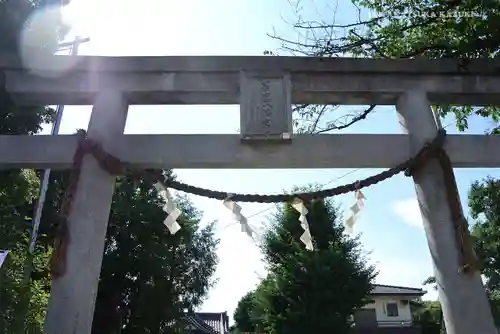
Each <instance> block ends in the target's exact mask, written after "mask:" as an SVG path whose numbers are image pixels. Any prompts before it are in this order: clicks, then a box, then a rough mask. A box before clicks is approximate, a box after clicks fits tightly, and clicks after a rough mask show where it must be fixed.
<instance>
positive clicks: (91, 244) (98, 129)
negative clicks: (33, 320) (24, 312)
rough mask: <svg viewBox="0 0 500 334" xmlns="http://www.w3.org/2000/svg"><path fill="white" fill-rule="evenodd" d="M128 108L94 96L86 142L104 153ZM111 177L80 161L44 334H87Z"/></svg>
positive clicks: (107, 94) (118, 100) (112, 94)
mask: <svg viewBox="0 0 500 334" xmlns="http://www.w3.org/2000/svg"><path fill="white" fill-rule="evenodd" d="M127 111H128V104H127V101H126V100H125V99H124V97H123V95H122V94H121V92H119V91H114V90H103V91H100V92H99V93H98V94H97V97H96V100H95V104H94V107H93V109H92V115H91V118H90V122H89V127H88V131H87V134H88V137H89V138H92V139H94V140H96V141H97V142H99V143H100V144H101V145H102V146H103V148H104V149H105V150H110V149H111V148H112V147H113V145H114V144H115V143H116V141H117V139H118V138H117V137H119V136H121V135H122V134H123V131H124V129H125V122H126V119H127ZM114 187H115V177H114V176H112V175H109V174H108V172H106V171H105V170H102V169H101V168H100V167H99V165H98V164H97V161H96V160H95V159H94V157H92V156H90V155H86V156H85V157H84V158H83V163H82V166H81V172H80V179H79V182H78V189H77V191H76V194H75V195H74V200H73V207H72V209H71V212H70V215H69V219H68V225H69V226H68V230H69V238H70V241H69V245H68V249H67V253H66V271H65V273H64V274H63V275H62V276H60V277H57V278H55V279H53V281H52V289H51V293H50V300H49V306H48V310H47V315H46V317H45V326H44V331H43V332H44V334H89V333H90V332H91V329H92V320H93V317H94V308H95V301H96V296H97V288H98V284H99V275H100V272H101V265H102V258H103V252H104V241H105V237H106V230H107V226H108V219H109V213H110V209H111V201H112V198H113V192H114Z"/></svg>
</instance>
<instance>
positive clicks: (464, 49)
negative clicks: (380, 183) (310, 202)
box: [274, 0, 500, 134]
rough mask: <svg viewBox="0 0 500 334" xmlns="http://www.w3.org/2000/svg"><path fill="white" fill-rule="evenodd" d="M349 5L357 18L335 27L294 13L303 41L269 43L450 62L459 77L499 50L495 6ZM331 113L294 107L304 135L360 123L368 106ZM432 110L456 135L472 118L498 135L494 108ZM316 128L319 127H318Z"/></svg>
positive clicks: (428, 1)
mask: <svg viewBox="0 0 500 334" xmlns="http://www.w3.org/2000/svg"><path fill="white" fill-rule="evenodd" d="M352 3H353V5H355V6H356V7H357V9H358V10H359V15H356V16H353V17H352V21H351V22H348V23H346V24H336V23H335V22H330V21H323V20H322V17H332V18H335V15H329V16H326V15H324V16H322V17H318V18H315V19H311V20H306V19H304V18H303V17H304V15H302V13H301V12H298V13H297V17H298V19H297V22H295V23H294V28H296V29H298V35H299V36H304V39H302V40H299V41H298V42H295V41H291V40H287V39H285V38H283V37H281V36H274V38H276V39H279V40H281V41H282V42H283V46H284V49H286V50H292V51H294V52H297V53H301V54H305V55H309V56H322V57H336V56H355V57H368V58H389V59H396V58H417V57H425V58H430V59H438V58H455V59H457V68H461V69H463V70H464V71H466V70H467V65H468V60H470V59H477V58H493V57H496V56H497V54H498V51H499V49H500V2H498V1H494V0H481V1H477V0H468V1H453V0H452V1H442V0H422V1H411V0H402V1H399V0H398V1H396V0H383V1H382V0H352ZM344 5H345V3H344ZM306 6H307V5H305V4H304V2H301V5H300V6H296V8H299V9H298V10H300V8H304V7H306ZM311 6H312V4H311ZM332 7H333V8H335V7H336V6H332ZM318 13H319V12H318ZM368 13H370V15H368ZM318 16H319V14H318ZM335 109H336V108H335V107H333V106H297V107H296V111H297V113H298V116H299V119H302V120H305V121H306V122H304V123H302V124H301V125H300V128H301V129H303V130H304V131H308V132H324V131H329V130H332V129H338V128H342V127H344V126H348V125H350V124H351V123H352V122H356V121H359V120H362V119H364V118H365V117H366V116H367V115H368V114H369V113H370V112H371V111H373V109H374V106H371V107H370V108H368V109H366V110H363V111H360V112H358V113H354V116H352V117H346V116H343V117H342V118H341V119H336V120H334V121H331V117H332V116H333V115H334V114H333V111H334V110H335ZM436 110H437V111H438V112H439V113H440V115H441V116H445V115H447V114H449V113H452V114H454V115H455V116H456V126H457V128H458V129H459V130H464V129H466V128H467V126H468V118H469V117H470V116H474V115H476V116H480V117H485V118H487V119H488V120H489V121H491V124H492V126H491V129H490V132H491V133H497V134H498V133H500V108H499V107H498V106H487V107H481V108H478V107H474V106H457V105H455V106H451V105H442V106H436ZM337 114H338V113H337ZM325 120H328V122H326V123H325V122H324V121H325ZM320 124H325V126H324V127H319V125H320Z"/></svg>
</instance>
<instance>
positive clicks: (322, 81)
mask: <svg viewBox="0 0 500 334" xmlns="http://www.w3.org/2000/svg"><path fill="white" fill-rule="evenodd" d="M75 58H76V61H75ZM49 63H50V64H52V65H51V66H48V65H45V67H44V68H39V69H37V72H36V73H38V75H37V74H34V73H32V72H30V71H28V70H26V69H24V68H23V67H22V66H21V62H20V61H19V60H18V59H12V58H10V57H8V56H5V55H1V56H0V70H1V71H2V72H4V74H5V85H6V88H7V90H8V91H9V93H10V94H11V96H12V98H13V99H14V101H15V102H17V103H18V104H21V105H54V104H68V105H82V104H91V105H94V108H93V111H92V116H91V119H90V124H89V127H88V136H89V138H91V139H93V140H94V141H98V142H99V143H100V144H101V145H102V146H103V147H104V148H105V149H106V151H108V152H110V153H112V154H113V155H115V156H117V157H119V158H120V159H121V160H123V161H126V162H127V163H130V164H132V165H135V166H137V167H142V168H160V167H161V168H349V167H352V168H356V167H358V168H359V167H364V168H386V167H393V166H394V165H396V164H398V163H401V162H402V161H404V160H407V159H408V158H410V157H411V156H413V155H414V154H415V153H416V152H417V151H418V150H419V149H420V148H421V147H422V145H423V144H424V143H425V142H426V141H429V140H431V139H432V138H433V137H434V136H435V135H436V132H437V130H438V129H439V127H438V125H437V122H436V120H435V117H434V115H433V113H432V112H431V110H430V105H431V104H441V105H442V104H453V105H466V104H467V105H477V106H484V105H496V104H500V76H499V75H498V73H499V72H498V69H499V68H500V62H499V61H495V60H482V61H473V62H471V63H470V64H469V65H468V68H467V70H466V71H464V70H463V69H461V68H460V67H459V66H458V64H457V62H456V61H455V60H370V59H352V58H328V59H324V58H304V57H123V58H121V57H84V56H79V57H73V58H71V59H70V57H65V56H56V58H55V61H54V59H52V61H50V62H49ZM47 64H48V63H47ZM292 103H294V104H295V103H311V104H329V103H331V104H386V105H396V106H397V111H398V114H399V116H400V118H401V124H402V125H403V127H404V130H405V132H406V134H391V135H388V134H384V135H371V134H370V135H366V134H332V135H317V136H315V135H298V136H293V135H292V126H291V125H292V122H291V105H292ZM131 104H141V105H151V104H239V105H240V106H241V110H240V113H241V136H239V135H198V134H193V135H191V134H190V135H124V134H123V130H124V127H125V122H126V118H127V110H128V106H129V105H131ZM290 138H291V139H290ZM76 146H77V139H76V137H75V136H55V137H53V136H50V137H49V136H0V167H1V168H19V167H33V168H46V167H50V168H53V169H57V168H69V167H70V166H71V163H72V157H73V154H74V151H75V149H76ZM145 148H147V149H145ZM445 149H446V152H447V154H448V155H449V157H450V159H451V162H452V164H453V166H454V167H500V136H479V135H460V136H448V137H447V141H446V146H445ZM352 152H356V154H353V153H352ZM443 175H444V173H443V169H442V166H441V165H439V164H438V163H437V162H430V163H429V164H427V165H426V166H424V167H423V168H422V170H420V171H419V173H417V174H415V176H414V177H413V179H414V181H415V188H416V192H417V197H418V200H419V204H420V207H421V212H422V218H423V221H424V227H425V232H426V236H427V240H428V244H429V249H430V252H431V255H432V258H433V261H434V267H435V275H436V278H437V281H438V283H439V284H438V285H439V296H440V301H441V304H442V307H443V313H444V319H445V322H446V328H447V331H448V333H449V334H470V333H481V334H496V333H497V331H496V328H495V326H494V323H493V320H492V316H491V311H490V309H489V304H488V300H487V297H486V294H485V291H484V287H483V284H482V282H481V278H480V275H479V273H477V272H475V273H473V274H461V273H459V269H460V263H459V247H458V245H457V243H456V230H455V226H454V225H453V217H452V214H451V211H450V207H449V202H447V193H446V187H445V178H444V176H443ZM114 183H115V179H114V177H112V176H110V175H109V174H108V173H107V172H105V171H103V170H102V169H101V168H100V167H99V166H98V164H97V162H96V161H95V159H94V158H93V157H91V156H86V157H85V158H84V160H83V165H82V169H81V177H80V181H79V183H78V189H77V191H76V195H75V198H74V204H73V207H72V210H71V213H70V216H69V230H70V234H71V235H74V236H78V237H77V238H76V237H75V238H72V239H71V242H70V243H69V245H68V252H67V268H66V272H65V274H64V275H63V276H61V277H59V278H57V279H55V280H54V281H53V283H52V292H51V298H50V303H49V310H48V312H47V318H46V324H45V333H46V334H68V333H76V334H89V333H90V329H91V325H92V317H93V312H94V304H95V297H96V294H97V286H98V279H99V273H100V268H101V262H102V253H103V246H104V238H105V234H106V227H107V222H108V216H109V211H110V206H111V199H112V194H113V189H114ZM455 190H456V189H455Z"/></svg>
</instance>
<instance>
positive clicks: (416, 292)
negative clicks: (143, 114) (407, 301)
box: [370, 284, 427, 297]
mask: <svg viewBox="0 0 500 334" xmlns="http://www.w3.org/2000/svg"><path fill="white" fill-rule="evenodd" d="M426 293H427V291H425V290H423V289H420V288H409V287H406V286H395V285H383V284H375V285H374V288H373V290H372V292H371V293H370V295H371V296H415V297H417V296H423V295H425V294H426Z"/></svg>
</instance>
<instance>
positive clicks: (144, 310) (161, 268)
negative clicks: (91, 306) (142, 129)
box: [93, 177, 218, 333]
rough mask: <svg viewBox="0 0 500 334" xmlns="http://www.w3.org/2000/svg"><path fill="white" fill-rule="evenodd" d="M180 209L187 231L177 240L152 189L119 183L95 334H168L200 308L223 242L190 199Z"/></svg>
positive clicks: (131, 181)
mask: <svg viewBox="0 0 500 334" xmlns="http://www.w3.org/2000/svg"><path fill="white" fill-rule="evenodd" d="M177 204H178V206H179V208H180V209H181V211H182V213H183V214H182V216H181V217H180V218H179V219H178V221H179V223H180V224H181V226H182V228H181V230H180V231H179V232H177V233H176V234H175V235H173V236H172V235H171V234H170V232H169V231H168V229H167V228H166V227H165V226H164V225H163V224H162V222H163V220H164V219H165V216H166V214H165V212H164V211H163V210H162V206H163V204H162V202H161V200H160V199H159V198H158V196H157V194H156V191H154V189H152V187H151V184H150V183H148V182H142V181H140V182H137V180H134V179H132V178H130V177H123V178H120V179H118V182H117V187H116V191H115V195H114V198H113V204H112V209H111V215H110V221H109V225H108V230H107V236H106V245H105V252H104V258H103V267H102V271H101V277H100V282H99V292H98V296H97V305H96V312H95V315H94V324H93V333H118V332H119V333H139V332H141V333H167V332H168V331H169V330H170V327H169V325H170V324H171V322H172V321H173V320H176V319H179V318H180V316H181V315H182V314H183V313H184V310H185V309H188V310H193V309H194V308H196V307H197V306H200V305H201V303H202V301H203V300H204V297H206V295H207V293H208V290H209V289H210V288H211V287H212V285H213V283H214V280H213V275H214V273H215V269H216V265H217V262H218V259H217V256H216V253H215V251H216V246H217V244H218V240H216V239H215V238H214V235H213V225H212V224H209V225H207V226H206V227H203V228H201V226H200V219H201V213H200V212H198V211H197V210H196V209H195V208H194V207H193V205H192V204H191V203H190V202H189V201H188V200H187V199H186V198H178V199H177ZM120 329H121V331H119V330H120Z"/></svg>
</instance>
